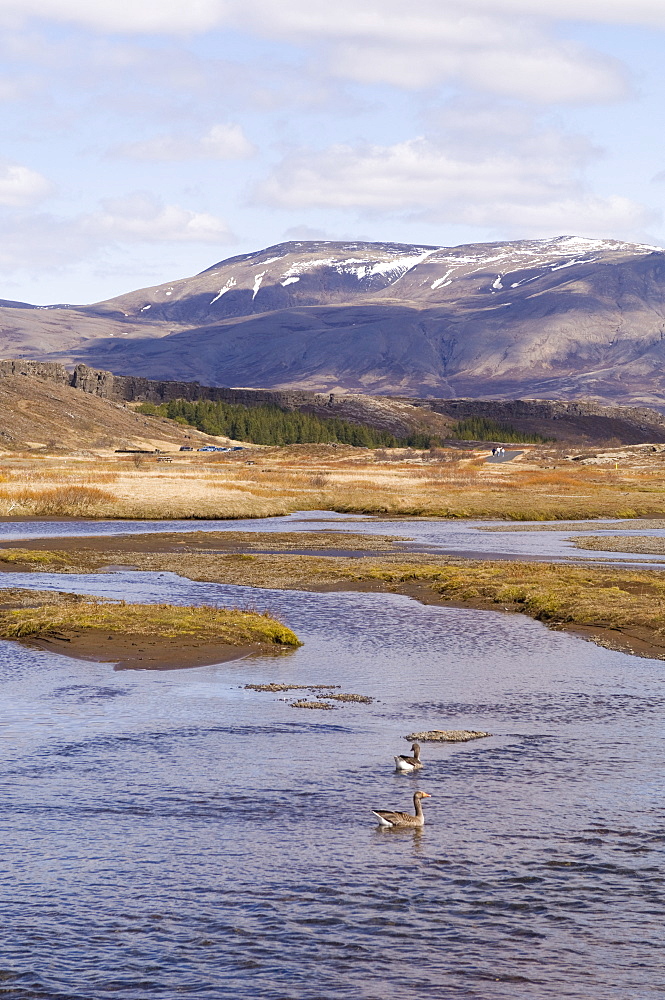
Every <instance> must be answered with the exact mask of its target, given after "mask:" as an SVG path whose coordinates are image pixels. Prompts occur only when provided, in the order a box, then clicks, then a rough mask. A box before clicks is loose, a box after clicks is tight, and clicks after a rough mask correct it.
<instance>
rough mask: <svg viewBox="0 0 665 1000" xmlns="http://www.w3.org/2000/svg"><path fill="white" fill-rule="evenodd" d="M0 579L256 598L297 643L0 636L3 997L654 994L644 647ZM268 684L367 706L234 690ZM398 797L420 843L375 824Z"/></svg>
mask: <svg viewBox="0 0 665 1000" xmlns="http://www.w3.org/2000/svg"><path fill="white" fill-rule="evenodd" d="M5 579H6V582H7V583H11V585H12V586H16V585H19V586H20V585H26V586H37V587H49V588H56V589H58V588H63V589H67V590H77V591H79V592H81V593H98V594H104V595H106V596H110V597H126V598H128V599H130V600H150V601H158V600H170V601H173V602H182V603H191V602H197V603H203V602H205V603H215V604H217V603H219V604H227V603H231V602H232V603H236V604H244V603H251V604H252V605H254V606H257V607H260V608H267V609H269V610H271V611H272V612H274V613H277V614H279V615H280V616H281V617H282V619H283V620H284V621H286V622H287V623H288V624H289V625H290V626H291V627H293V628H294V629H295V630H296V631H297V632H298V634H299V635H300V636H301V638H303V639H304V640H305V645H304V646H303V647H302V648H301V649H299V650H298V651H296V652H294V653H292V654H289V655H284V656H280V657H277V658H265V657H262V658H257V659H252V660H244V661H241V662H237V663H231V664H223V665H219V666H215V667H206V668H199V669H196V670H188V671H184V670H183V671H169V672H165V673H155V672H148V671H145V672H143V671H141V672H114V671H113V669H112V667H111V666H110V665H108V664H95V663H84V662H82V661H77V660H68V659H66V658H64V657H59V656H56V655H53V654H49V653H44V652H41V651H33V650H26V649H22V648H20V647H17V646H15V645H13V644H10V643H0V682H1V683H2V688H3V699H2V703H1V707H0V754H1V755H2V761H1V764H0V773H1V775H2V791H3V806H4V808H3V813H4V824H3V826H4V836H3V840H4V852H3V853H4V865H3V874H2V877H1V878H0V926H1V927H2V935H1V938H2V942H3V943H2V945H1V946H0V956H1V957H0V996H10V997H17V998H18V997H21V998H27V997H29V998H37V997H43V998H49V1000H50V998H53V1000H55V998H59V1000H64V998H68V1000H84V998H85V1000H88V998H91V1000H98V998H100V997H106V996H111V997H120V998H126V1000H146V998H153V997H154V998H156V1000H173V998H174V997H175V996H192V997H194V996H195V997H197V998H203V1000H218V998H220V997H226V996H228V997H242V998H244V997H251V998H259V1000H264V998H266V1000H268V998H270V1000H337V998H353V1000H356V998H360V1000H370V998H371V1000H384V998H387V997H395V998H398V1000H411V998H413V997H420V996H428V997H433V998H454V1000H457V998H474V1000H499V998H501V1000H504V998H506V1000H507V998H511V1000H512V998H515V997H520V998H522V997H524V998H538V1000H540V998H553V1000H554V998H557V1000H558V998H564V997H570V998H575V1000H578V998H581V997H584V998H585V1000H586V998H591V1000H608V998H621V1000H637V998H640V1000H641V998H650V997H660V996H662V995H663V994H664V993H665V962H664V960H663V956H662V947H661V945H662V918H663V902H664V899H663V896H664V889H665V881H664V874H663V867H662V864H663V852H664V849H665V826H664V820H665V807H664V804H663V803H664V792H665V779H664V778H663V768H662V731H663V720H664V716H665V664H663V663H662V662H661V661H652V660H644V659H637V658H633V657H629V656H626V655H623V654H621V653H616V652H610V651H608V650H604V649H601V648H599V647H597V646H594V645H592V644H590V643H585V642H582V641H581V640H578V639H575V638H573V637H570V636H566V635H564V634H562V633H556V632H549V631H547V630H546V629H545V628H544V627H543V626H541V625H540V624H538V623H536V622H533V621H531V620H530V619H526V618H522V617H518V616H512V615H511V616H507V615H506V616H504V615H500V614H496V613H488V612H477V611H468V610H459V609H452V608H437V607H425V606H422V605H420V604H418V603H416V602H413V601H410V600H408V599H407V598H405V597H401V596H397V595H385V594H356V593H343V594H303V593H294V592H278V591H274V592H271V591H257V590H250V589H247V588H238V587H228V586H220V585H213V584H201V583H192V582H190V581H187V580H183V579H180V578H178V577H176V576H173V575H171V574H160V575H158V576H156V577H155V576H152V577H151V576H150V575H148V574H143V573H118V574H107V575H104V576H96V577H95V576H78V577H77V576H70V575H67V576H65V577H57V576H53V575H50V574H44V575H33V574H30V575H25V576H23V575H16V574H13V575H12V576H11V578H5ZM3 582H5V581H3ZM269 680H280V681H285V682H286V681H288V682H293V683H303V684H307V683H337V684H341V685H342V688H343V690H345V691H352V692H358V693H362V694H369V695H371V696H373V697H375V698H376V699H377V700H376V701H375V702H374V704H372V705H370V706H363V705H342V706H341V707H340V708H339V709H338V710H337V711H335V712H326V713H323V712H321V713H317V712H312V711H309V712H308V711H304V710H296V709H292V708H290V707H289V705H288V703H287V702H285V701H281V700H280V696H279V695H277V694H266V693H256V692H250V691H245V690H244V689H243V685H244V684H245V683H248V682H264V681H269ZM462 727H465V728H466V727H470V728H479V729H486V730H488V731H490V732H492V733H493V734H494V735H493V736H492V737H491V738H489V739H486V740H481V741H478V742H475V743H469V744H464V745H457V746H455V745H449V746H440V745H430V744H424V745H423V756H424V758H425V761H426V767H425V768H424V769H423V771H422V772H421V773H420V774H419V775H418V776H416V777H414V776H412V775H406V776H404V775H396V774H395V773H394V772H393V771H392V755H393V754H394V753H403V752H404V751H405V749H406V748H407V746H408V745H407V744H406V743H405V741H404V740H403V739H402V737H403V736H404V735H405V734H407V733H409V732H410V731H412V730H413V729H429V728H462ZM417 787H422V788H423V789H425V790H426V791H428V792H430V793H431V794H432V799H430V800H427V802H426V803H425V808H426V814H427V820H428V822H427V825H426V826H425V828H424V830H422V831H421V832H417V831H397V832H392V831H381V830H379V829H377V828H376V827H375V826H374V823H373V817H372V816H371V812H370V809H371V808H372V807H374V808H377V807H378V808H397V809H405V808H407V807H409V805H410V798H411V796H412V793H413V791H414V790H415V788H417Z"/></svg>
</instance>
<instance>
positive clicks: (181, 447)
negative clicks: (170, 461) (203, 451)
mask: <svg viewBox="0 0 665 1000" xmlns="http://www.w3.org/2000/svg"><path fill="white" fill-rule="evenodd" d="M180 451H194V449H193V448H190V446H189V445H188V444H181V445H180Z"/></svg>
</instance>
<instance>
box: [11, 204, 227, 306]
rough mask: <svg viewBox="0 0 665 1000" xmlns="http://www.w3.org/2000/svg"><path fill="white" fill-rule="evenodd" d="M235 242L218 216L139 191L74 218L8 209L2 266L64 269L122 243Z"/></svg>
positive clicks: (215, 243)
mask: <svg viewBox="0 0 665 1000" xmlns="http://www.w3.org/2000/svg"><path fill="white" fill-rule="evenodd" d="M234 241H235V238H234V237H233V235H232V233H231V232H230V231H229V229H228V227H227V226H226V224H225V223H224V222H223V221H222V220H221V219H218V218H217V217H216V216H214V215H209V214H208V213H205V212H193V211H191V210H189V209H185V208H181V207H180V206H178V205H165V204H162V203H161V202H159V201H157V200H156V199H154V198H152V197H151V196H149V195H144V194H137V195H131V196H128V197H126V198H117V199H113V200H109V201H105V202H103V203H102V208H101V210H100V211H98V212H90V213H82V214H80V215H77V216H73V217H70V218H64V217H59V216H56V215H53V214H51V213H47V212H27V211H25V210H24V211H13V212H6V213H5V215H4V217H3V219H2V240H1V241H0V268H1V269H2V271H3V273H4V274H11V273H15V272H17V271H21V270H24V269H28V270H29V271H30V272H31V273H32V274H33V276H34V274H35V273H36V272H37V271H38V270H39V271H44V272H46V271H62V270H65V269H67V268H71V267H73V266H74V265H77V264H78V263H80V262H81V261H85V262H86V264H90V262H91V261H93V260H94V259H95V258H97V257H98V256H99V255H100V254H101V255H102V258H101V259H107V256H108V254H109V252H111V251H117V252H123V251H118V248H119V247H125V248H126V247H127V246H129V245H137V244H145V243H160V244H164V245H167V244H171V246H172V247H174V248H175V247H178V246H179V247H181V248H183V249H184V245H187V244H189V245H190V246H192V247H194V246H195V245H196V244H201V245H208V244H214V245H216V246H222V245H226V244H228V243H232V242H234ZM126 252H127V251H126V250H125V251H124V252H123V259H122V264H121V265H119V266H121V267H122V268H124V271H126V272H127V275H128V276H127V283H128V287H130V286H131V283H132V278H131V277H130V276H129V272H130V270H131V269H130V268H128V267H127V266H126ZM138 252H139V253H140V252H141V251H138ZM142 252H143V253H145V251H142ZM164 252H166V251H165V250H161V251H160V253H164ZM105 266H108V263H107V265H105ZM143 267H144V269H145V263H144V264H143ZM35 294H36V295H38V294H39V293H38V292H35ZM59 297H60V298H62V294H61V295H60V296H59Z"/></svg>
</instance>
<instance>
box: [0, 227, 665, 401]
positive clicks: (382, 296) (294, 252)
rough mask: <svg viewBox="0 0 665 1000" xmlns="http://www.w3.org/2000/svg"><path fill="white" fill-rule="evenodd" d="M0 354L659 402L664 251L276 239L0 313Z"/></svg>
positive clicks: (116, 366)
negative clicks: (150, 276)
mask: <svg viewBox="0 0 665 1000" xmlns="http://www.w3.org/2000/svg"><path fill="white" fill-rule="evenodd" d="M0 330H1V331H2V333H1V335H0V355H2V356H4V357H17V356H19V357H25V358H40V359H50V360H54V361H61V362H64V363H72V362H74V363H77V362H84V363H86V364H89V365H91V366H93V367H98V368H105V369H108V370H109V371H112V372H115V373H118V374H127V373H133V374H139V375H144V376H147V377H150V378H153V379H155V378H156V379H181V380H187V381H193V380H198V381H200V382H202V383H203V384H207V385H227V386H228V385H231V386H233V385H235V386H255V387H259V386H261V387H266V388H282V389H283V388H300V389H307V390H310V391H315V392H327V391H333V392H339V391H346V392H349V391H350V392H363V393H370V394H375V395H376V394H394V395H400V396H418V397H439V398H446V397H447V398H459V397H472V398H483V397H484V398H495V399H514V398H516V397H536V398H547V399H575V398H579V397H590V398H593V399H596V400H599V401H602V402H608V403H624V404H646V405H651V406H662V405H663V391H664V390H665V375H664V374H663V371H664V365H663V361H664V360H665V347H664V346H663V345H664V338H665V253H664V252H663V251H662V250H660V249H658V248H654V247H650V246H644V245H635V244H627V243H620V242H617V241H613V240H585V239H581V238H577V237H558V238H557V239H553V240H536V241H515V242H508V243H493V244H475V245H469V246H461V247H454V248H445V247H422V246H407V245H400V244H383V243H329V242H299V243H284V244H279V245H277V246H273V247H269V248H267V249H266V250H262V251H259V252H257V253H252V254H244V255H242V256H238V257H233V258H230V259H228V260H225V261H221V262H220V263H218V264H215V265H214V266H213V267H211V268H209V269H207V270H205V271H203V272H202V273H201V274H198V275H195V276H194V277H191V278H187V279H181V280H177V281H172V282H170V283H166V284H161V285H157V286H154V287H152V288H147V289H140V290H138V291H135V292H131V293H128V294H126V295H122V296H119V297H117V298H115V299H111V300H109V301H107V302H102V303H97V304H95V305H92V306H57V307H43V308H35V307H30V306H27V305H25V304H21V303H19V304H16V303H4V304H2V305H1V306H0Z"/></svg>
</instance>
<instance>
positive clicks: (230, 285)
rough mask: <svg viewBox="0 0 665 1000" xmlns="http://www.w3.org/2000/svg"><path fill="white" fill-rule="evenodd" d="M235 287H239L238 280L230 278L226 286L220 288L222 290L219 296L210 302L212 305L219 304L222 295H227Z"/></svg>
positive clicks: (218, 293)
mask: <svg viewBox="0 0 665 1000" xmlns="http://www.w3.org/2000/svg"><path fill="white" fill-rule="evenodd" d="M234 285H237V281H236V279H235V278H229V280H228V281H227V282H226V284H225V285H222V287H221V288H220V290H219V291H218V292H217V295H215V297H214V299H211V300H210V305H211V306H212V305H214V304H215V302H218V301H219V299H221V297H222V295H226V293H227V292H230V291H231V289H232V288H233V286H234Z"/></svg>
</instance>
